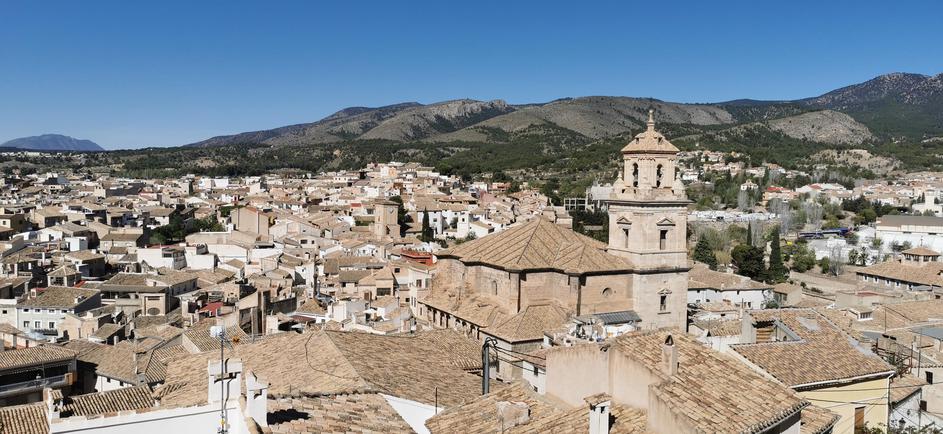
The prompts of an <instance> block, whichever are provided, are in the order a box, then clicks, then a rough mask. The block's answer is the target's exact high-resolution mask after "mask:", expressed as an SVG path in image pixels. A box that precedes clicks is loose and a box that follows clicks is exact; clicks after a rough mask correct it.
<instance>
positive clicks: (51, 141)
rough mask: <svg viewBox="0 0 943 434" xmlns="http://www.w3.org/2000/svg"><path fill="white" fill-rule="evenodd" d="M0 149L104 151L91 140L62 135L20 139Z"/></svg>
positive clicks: (44, 135)
mask: <svg viewBox="0 0 943 434" xmlns="http://www.w3.org/2000/svg"><path fill="white" fill-rule="evenodd" d="M0 148H17V149H24V150H31V151H82V152H94V151H104V150H105V149H103V148H102V147H101V146H99V145H98V144H97V143H95V142H93V141H91V140H84V139H76V138H74V137H69V136H65V135H62V134H41V135H38V136H30V137H20V138H18V139H13V140H10V141H7V142H5V143H3V144H0Z"/></svg>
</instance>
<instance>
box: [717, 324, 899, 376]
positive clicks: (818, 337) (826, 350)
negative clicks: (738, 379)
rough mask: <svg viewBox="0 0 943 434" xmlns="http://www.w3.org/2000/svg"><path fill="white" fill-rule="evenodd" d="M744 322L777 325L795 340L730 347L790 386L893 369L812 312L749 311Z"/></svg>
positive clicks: (880, 372) (881, 373) (886, 371)
mask: <svg viewBox="0 0 943 434" xmlns="http://www.w3.org/2000/svg"><path fill="white" fill-rule="evenodd" d="M744 321H754V322H755V323H764V322H765V323H770V324H773V323H774V322H780V323H782V324H784V325H785V326H786V327H787V328H788V329H789V330H790V331H792V332H793V333H795V334H796V335H797V336H798V337H799V340H794V341H782V342H764V343H755V344H735V345H731V346H730V348H731V349H733V350H734V351H736V352H737V353H738V354H740V355H741V356H743V357H744V358H746V359H747V360H749V361H750V362H751V363H753V364H755V365H757V366H758V367H760V368H761V369H763V370H764V371H766V372H768V373H769V374H770V375H772V376H773V377H775V378H776V379H777V380H779V381H781V382H783V383H784V384H786V385H788V386H790V387H796V386H801V385H804V384H810V383H820V382H828V381H840V380H844V379H849V378H855V377H861V376H865V375H884V374H886V373H888V372H889V371H893V369H894V368H893V366H891V365H888V364H887V363H886V362H885V361H884V360H882V359H881V358H880V357H878V356H877V355H874V354H872V353H870V350H868V349H866V348H862V347H859V346H858V345H859V344H858V343H857V342H856V341H854V339H853V338H852V337H851V336H849V335H847V334H846V333H844V332H842V331H841V330H840V329H839V328H838V327H836V326H835V325H834V324H832V322H830V321H829V320H828V319H827V318H826V317H824V316H822V315H821V314H820V313H818V312H816V311H815V310H812V309H771V310H758V311H751V312H749V316H747V317H746V318H744Z"/></svg>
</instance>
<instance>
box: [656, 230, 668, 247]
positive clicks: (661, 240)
mask: <svg viewBox="0 0 943 434" xmlns="http://www.w3.org/2000/svg"><path fill="white" fill-rule="evenodd" d="M658 248H659V249H661V250H665V249H666V248H668V230H667V229H662V230H661V231H659V233H658Z"/></svg>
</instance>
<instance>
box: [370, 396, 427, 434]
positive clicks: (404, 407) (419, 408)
mask: <svg viewBox="0 0 943 434" xmlns="http://www.w3.org/2000/svg"><path fill="white" fill-rule="evenodd" d="M382 396H383V398H386V402H388V403H389V404H390V407H393V410H396V412H397V413H399V415H400V417H402V418H403V420H404V421H406V423H407V424H409V427H410V428H412V429H413V431H416V432H417V433H418V434H429V429H428V428H426V421H427V420H429V418H431V417H432V416H435V415H436V413H438V412H439V411H442V407H441V406H440V407H439V408H436V407H435V406H432V405H428V404H423V403H421V402H416V401H410V400H408V399H403V398H397V397H395V396H390V395H382Z"/></svg>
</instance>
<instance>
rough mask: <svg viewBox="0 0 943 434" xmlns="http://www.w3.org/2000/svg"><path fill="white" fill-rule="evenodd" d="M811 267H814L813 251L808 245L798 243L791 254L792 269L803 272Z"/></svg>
mask: <svg viewBox="0 0 943 434" xmlns="http://www.w3.org/2000/svg"><path fill="white" fill-rule="evenodd" d="M813 267H815V253H812V251H811V250H809V248H808V247H806V246H804V245H800V246H799V247H798V249H797V250H796V253H795V254H794V255H793V256H792V269H793V271H796V272H799V273H805V272H806V271H809V270H811V269H812V268H813Z"/></svg>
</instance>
